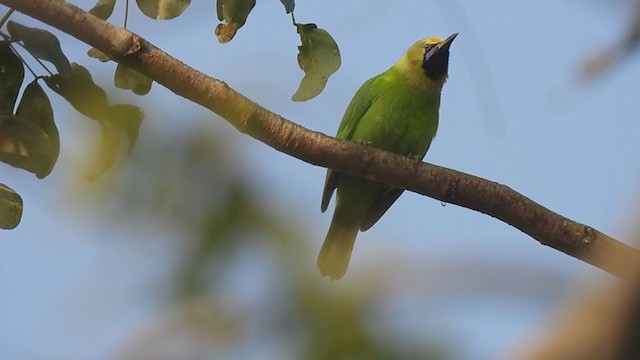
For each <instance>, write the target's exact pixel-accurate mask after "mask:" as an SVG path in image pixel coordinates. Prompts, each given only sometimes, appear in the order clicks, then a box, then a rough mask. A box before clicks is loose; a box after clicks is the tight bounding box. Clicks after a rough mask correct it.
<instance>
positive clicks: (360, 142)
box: [356, 139, 373, 146]
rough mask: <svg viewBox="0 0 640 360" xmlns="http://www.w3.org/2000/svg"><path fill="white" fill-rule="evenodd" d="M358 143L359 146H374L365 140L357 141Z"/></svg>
mask: <svg viewBox="0 0 640 360" xmlns="http://www.w3.org/2000/svg"><path fill="white" fill-rule="evenodd" d="M356 143H357V144H359V145H365V146H372V145H373V143H372V142H371V141H369V140H363V139H359V140H356Z"/></svg>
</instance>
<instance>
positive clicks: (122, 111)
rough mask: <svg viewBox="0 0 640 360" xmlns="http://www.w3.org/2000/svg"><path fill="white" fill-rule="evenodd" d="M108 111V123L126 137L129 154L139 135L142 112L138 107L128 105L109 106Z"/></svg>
mask: <svg viewBox="0 0 640 360" xmlns="http://www.w3.org/2000/svg"><path fill="white" fill-rule="evenodd" d="M109 110H110V114H109V119H110V120H109V122H110V123H111V124H112V125H113V126H114V127H115V128H117V129H119V130H121V131H123V132H124V134H125V135H126V136H127V140H128V141H129V152H131V150H133V146H134V145H135V143H136V140H138V135H139V134H140V125H141V124H142V120H143V119H144V112H142V110H140V108H139V107H137V106H135V105H130V104H115V105H111V107H110V109H109Z"/></svg>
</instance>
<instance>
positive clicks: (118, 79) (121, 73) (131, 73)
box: [113, 64, 153, 95]
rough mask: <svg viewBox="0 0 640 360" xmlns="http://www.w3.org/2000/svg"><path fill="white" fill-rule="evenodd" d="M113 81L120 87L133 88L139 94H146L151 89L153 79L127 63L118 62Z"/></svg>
mask: <svg viewBox="0 0 640 360" xmlns="http://www.w3.org/2000/svg"><path fill="white" fill-rule="evenodd" d="M113 82H114V84H115V85H116V87H119V88H120V89H125V90H131V91H133V92H134V93H135V94H138V95H145V94H147V93H148V92H149V90H151V84H152V83H153V80H151V79H149V78H148V77H146V76H144V75H143V74H141V73H139V72H137V71H135V70H133V69H132V68H130V67H127V66H126V65H122V64H118V67H116V73H115V75H114V78H113Z"/></svg>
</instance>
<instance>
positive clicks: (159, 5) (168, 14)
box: [136, 0, 191, 20]
mask: <svg viewBox="0 0 640 360" xmlns="http://www.w3.org/2000/svg"><path fill="white" fill-rule="evenodd" d="M136 2H137V3H138V7H139V8H140V10H141V11H142V12H143V13H144V14H145V15H147V16H148V17H150V18H152V19H162V20H168V19H173V18H175V17H177V16H179V15H180V14H182V12H184V11H185V10H186V9H187V8H188V7H189V5H190V4H191V0H136Z"/></svg>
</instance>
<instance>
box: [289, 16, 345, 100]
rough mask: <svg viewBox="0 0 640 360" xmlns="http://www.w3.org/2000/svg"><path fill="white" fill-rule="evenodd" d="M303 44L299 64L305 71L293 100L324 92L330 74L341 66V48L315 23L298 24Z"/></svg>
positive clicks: (299, 54)
mask: <svg viewBox="0 0 640 360" xmlns="http://www.w3.org/2000/svg"><path fill="white" fill-rule="evenodd" d="M296 27H297V28H298V34H300V39H301V40H302V46H298V50H299V53H298V65H300V69H302V70H303V71H304V72H305V76H304V78H303V79H302V82H300V87H299V88H298V90H297V91H296V93H295V94H293V97H291V100H293V101H306V100H309V99H312V98H314V97H315V96H317V95H318V94H320V93H321V92H322V90H323V89H324V87H325V85H326V84H327V80H328V79H329V76H331V75H332V74H333V73H335V72H336V71H338V69H339V68H340V50H339V49H338V45H337V44H336V42H335V40H333V38H332V37H331V35H329V33H328V32H326V31H325V30H323V29H320V28H318V27H317V26H316V25H315V24H296Z"/></svg>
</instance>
